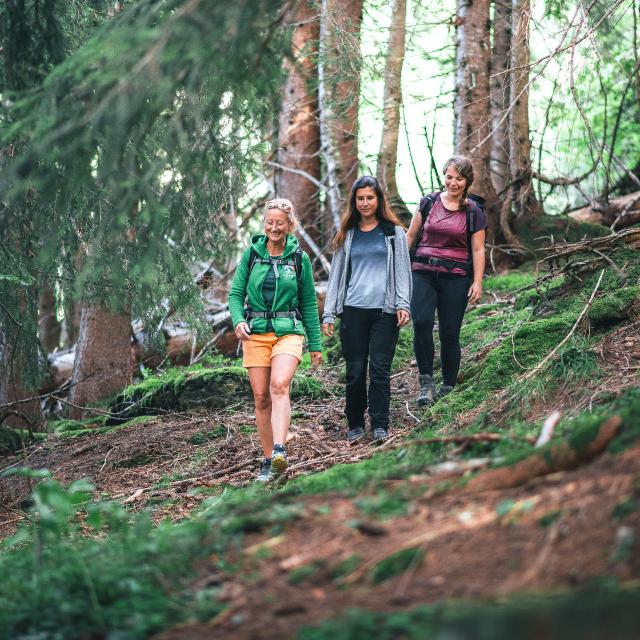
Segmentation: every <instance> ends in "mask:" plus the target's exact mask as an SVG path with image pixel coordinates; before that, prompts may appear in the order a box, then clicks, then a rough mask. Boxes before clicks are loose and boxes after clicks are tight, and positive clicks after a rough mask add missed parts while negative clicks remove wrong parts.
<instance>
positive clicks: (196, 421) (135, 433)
mask: <svg viewBox="0 0 640 640" xmlns="http://www.w3.org/2000/svg"><path fill="white" fill-rule="evenodd" d="M323 375H324V376H325V377H326V378H327V380H326V382H327V384H328V385H330V384H335V383H336V380H335V376H336V372H335V370H325V371H324V372H323ZM413 378H415V375H413V373H412V371H410V370H408V371H405V372H400V375H396V376H395V377H394V378H393V380H392V393H393V394H394V395H395V397H396V398H398V402H397V403H394V404H396V406H395V408H394V409H393V410H392V424H393V429H392V433H391V435H392V438H400V437H401V436H402V435H403V434H406V433H407V432H409V431H410V430H411V429H412V428H413V427H414V426H415V424H416V423H415V420H414V418H412V417H411V416H410V415H409V414H408V413H407V409H406V407H405V406H404V403H403V402H400V401H399V400H400V399H402V400H403V399H404V398H405V397H406V395H407V393H408V392H409V391H410V384H413ZM409 381H411V382H409ZM343 402H344V401H343V399H342V398H339V397H329V398H326V399H323V400H322V401H316V402H315V403H312V402H309V401H306V400H303V401H299V402H296V403H294V404H293V420H292V427H291V430H290V434H289V441H288V444H287V452H288V454H289V459H290V471H289V473H288V477H289V478H290V479H292V478H295V477H297V476H299V475H302V474H306V473H311V472H314V473H315V472H317V471H322V470H324V469H327V468H329V467H331V466H333V465H335V464H337V463H350V462H357V461H359V460H362V459H364V458H367V457H370V456H371V455H373V454H374V453H375V452H376V450H377V445H375V444H374V443H372V442H371V440H370V438H368V439H365V440H364V441H362V442H360V443H358V444H357V445H355V446H354V445H349V443H348V442H347V441H346V438H345V436H346V431H345V427H344V420H343V414H342V411H343V406H342V405H343ZM392 442H393V440H392ZM261 456H262V452H261V448H260V441H259V438H258V435H257V433H256V431H255V427H254V415H253V407H252V406H250V407H247V408H245V409H243V410H240V411H238V410H237V408H236V409H234V410H233V411H224V410H223V411H216V412H201V413H190V414H171V415H167V416H165V417H162V418H157V419H153V420H151V421H149V422H144V423H138V424H131V425H128V424H125V425H123V426H122V427H121V428H119V429H116V430H113V431H109V432H107V433H95V434H87V435H82V436H79V437H76V438H70V437H57V436H53V435H52V436H51V437H50V438H49V439H48V440H47V441H46V442H45V443H43V444H40V445H37V446H35V447H33V448H31V449H30V450H29V452H28V454H27V455H26V456H24V457H21V458H13V459H12V458H3V459H0V472H1V471H2V470H4V469H8V468H11V467H13V466H19V465H25V466H29V467H32V468H35V469H40V468H46V469H49V470H50V471H51V472H52V474H53V476H54V477H55V478H56V479H57V480H58V481H60V482H61V483H63V484H68V483H70V482H72V481H73V480H77V479H78V478H88V479H89V480H90V481H91V482H92V483H93V484H94V485H95V487H96V496H97V497H102V498H103V499H116V500H121V501H124V503H125V504H127V505H129V508H132V509H135V510H137V509H142V508H152V510H153V516H154V519H156V520H161V519H163V518H166V517H169V518H172V519H180V518H183V517H187V516H188V515H189V514H190V513H191V511H192V510H193V509H194V507H196V506H197V505H198V504H199V503H200V502H201V501H202V500H203V499H204V497H206V496H205V495H204V494H200V495H193V494H192V493H191V490H193V489H199V488H202V487H205V488H208V489H209V492H208V495H209V496H210V495H211V492H212V491H214V492H215V489H216V488H217V487H219V488H220V490H221V489H222V488H223V487H224V486H227V485H232V486H240V485H243V484H247V483H250V482H253V479H254V478H255V476H256V475H257V473H258V469H259V466H260V463H261ZM31 489H32V484H31V481H30V480H29V479H26V478H21V477H9V478H2V479H0V537H4V536H6V535H10V534H11V533H12V532H13V531H14V530H15V528H16V526H17V525H18V523H19V522H20V520H21V519H23V518H24V511H23V510H22V507H23V506H24V505H25V501H26V500H27V499H28V497H29V495H30V493H31Z"/></svg>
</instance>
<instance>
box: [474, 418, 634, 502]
mask: <svg viewBox="0 0 640 640" xmlns="http://www.w3.org/2000/svg"><path fill="white" fill-rule="evenodd" d="M621 424H622V419H621V418H620V416H612V417H611V418H609V419H608V420H606V421H605V422H604V423H603V424H601V425H600V427H599V428H598V430H597V432H596V433H595V435H594V437H593V438H592V439H591V440H590V441H589V442H587V443H586V444H585V445H584V446H577V445H576V444H572V443H571V442H569V441H565V442H562V443H560V444H557V445H555V446H552V447H549V448H548V449H546V450H545V451H542V452H540V453H535V454H533V455H531V456H529V457H527V458H525V459H524V460H521V461H520V462H517V463H516V464H513V465H510V466H508V467H500V468H499V469H491V470H489V471H484V472H483V473H481V474H479V475H477V476H476V477H475V478H473V479H472V480H470V481H469V483H468V484H467V486H466V487H465V491H488V490H492V489H507V488H509V487H517V486H519V485H522V484H524V483H526V482H528V481H529V480H532V479H533V478H537V477H539V476H544V475H547V474H549V473H554V472H556V471H566V470H568V469H573V468H575V467H577V466H579V465H581V464H583V463H585V462H589V461H590V460H591V459H593V458H594V457H596V456H597V455H598V454H599V453H601V452H602V451H603V450H604V448H605V447H606V446H607V445H608V444H609V442H610V441H611V440H612V439H613V437H614V436H615V435H616V434H617V433H618V429H619V427H620V425H621Z"/></svg>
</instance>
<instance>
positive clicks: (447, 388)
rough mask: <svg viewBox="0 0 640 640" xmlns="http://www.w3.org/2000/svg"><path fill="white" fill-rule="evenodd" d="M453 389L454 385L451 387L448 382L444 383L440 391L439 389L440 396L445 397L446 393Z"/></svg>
mask: <svg viewBox="0 0 640 640" xmlns="http://www.w3.org/2000/svg"><path fill="white" fill-rule="evenodd" d="M452 391H453V387H450V386H449V385H448V384H443V385H441V386H440V391H438V398H444V397H445V396H446V395H448V394H450V393H451V392H452Z"/></svg>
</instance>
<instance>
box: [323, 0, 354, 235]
mask: <svg viewBox="0 0 640 640" xmlns="http://www.w3.org/2000/svg"><path fill="white" fill-rule="evenodd" d="M362 1H363V0H342V1H340V0H322V12H321V23H320V58H319V62H318V77H319V83H318V100H319V107H320V136H321V141H322V156H323V159H324V163H325V168H326V172H327V203H328V210H329V214H330V216H331V222H330V223H329V224H327V225H326V227H327V230H326V231H327V233H326V236H327V237H326V238H325V240H329V239H330V236H332V235H333V233H334V232H335V231H337V229H338V227H339V225H340V217H341V214H342V212H343V208H344V204H345V200H346V199H347V196H348V194H349V189H350V186H351V183H352V182H353V180H354V179H355V178H356V177H357V173H358V106H359V100H358V97H359V95H360V66H361V65H360V60H361V56H360V27H361V25H362Z"/></svg>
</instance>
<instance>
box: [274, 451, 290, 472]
mask: <svg viewBox="0 0 640 640" xmlns="http://www.w3.org/2000/svg"><path fill="white" fill-rule="evenodd" d="M288 466H289V460H288V459H287V452H286V451H285V450H284V447H283V446H282V445H276V446H275V447H273V453H272V454H271V469H272V470H273V473H274V474H276V475H280V474H281V473H284V472H285V471H286V470H287V467H288Z"/></svg>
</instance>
